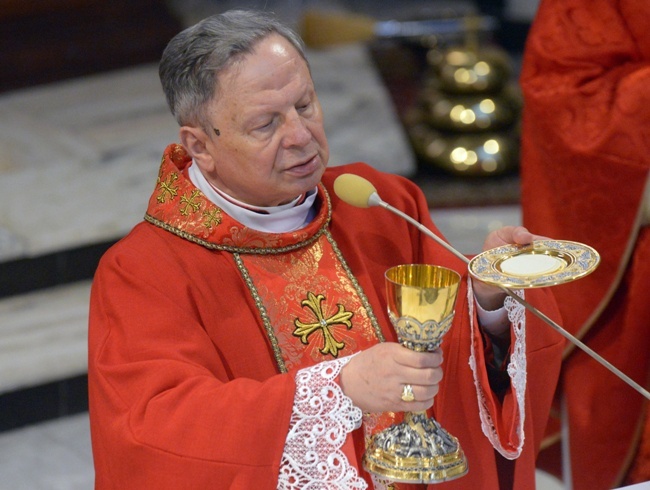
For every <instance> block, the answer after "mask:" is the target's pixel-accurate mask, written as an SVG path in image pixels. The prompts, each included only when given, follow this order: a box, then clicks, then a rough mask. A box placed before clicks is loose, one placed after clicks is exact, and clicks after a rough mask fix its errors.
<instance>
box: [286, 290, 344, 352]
mask: <svg viewBox="0 0 650 490" xmlns="http://www.w3.org/2000/svg"><path fill="white" fill-rule="evenodd" d="M324 299H325V296H324V295H322V294H319V295H315V294H314V293H312V292H308V293H307V299H305V300H303V301H302V302H301V304H302V306H306V307H307V308H309V309H310V310H311V311H312V313H313V314H314V316H315V319H316V321H315V322H310V323H305V322H303V321H301V320H300V319H299V318H296V319H295V321H294V325H295V326H296V329H295V331H294V332H293V334H294V335H295V336H296V337H300V341H301V342H302V343H303V344H309V337H310V336H311V335H312V334H313V333H315V332H317V331H318V330H321V331H322V332H323V348H322V349H320V352H321V354H324V355H326V354H330V355H331V356H332V357H338V355H339V350H342V349H343V348H344V347H345V343H344V342H339V341H338V340H336V339H335V338H334V334H333V333H332V330H331V327H333V326H335V325H345V326H346V327H347V328H348V330H349V329H351V328H352V322H351V321H350V318H352V315H353V313H352V312H351V311H345V307H344V306H343V305H341V304H337V305H336V306H337V307H338V311H337V312H336V313H335V314H334V315H332V316H330V317H329V318H326V317H325V314H324V312H323V308H322V306H321V303H322V302H323V300H324Z"/></svg>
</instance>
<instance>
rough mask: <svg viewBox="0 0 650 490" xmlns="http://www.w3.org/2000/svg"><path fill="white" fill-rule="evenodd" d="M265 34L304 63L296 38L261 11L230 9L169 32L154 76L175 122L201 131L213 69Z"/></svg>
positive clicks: (211, 93)
mask: <svg viewBox="0 0 650 490" xmlns="http://www.w3.org/2000/svg"><path fill="white" fill-rule="evenodd" d="M271 34H279V35H281V36H282V37H284V38H285V39H286V40H287V41H289V42H290V43H291V44H292V45H293V46H294V47H295V48H296V50H297V51H298V53H299V54H300V56H302V58H303V59H304V60H305V62H307V58H306V56H305V49H304V44H303V42H302V40H301V39H300V37H299V36H298V35H297V34H296V33H295V32H294V31H293V30H291V29H290V28H288V27H286V26H284V25H283V24H281V23H280V22H279V21H278V20H276V19H274V18H273V17H271V16H270V14H269V13H267V12H256V11H247V10H230V11H228V12H225V13H222V14H219V15H213V16H210V17H207V18H206V19H203V20H202V21H201V22H199V23H197V24H195V25H193V26H191V27H189V28H187V29H185V30H183V31H181V32H180V33H178V34H177V35H176V36H174V37H173V38H172V40H171V41H170V42H169V44H168V45H167V47H166V48H165V50H164V51H163V55H162V58H161V60H160V67H159V70H158V74H159V75H160V81H161V83H162V87H163V91H164V92H165V97H166V98H167V104H168V105H169V108H170V109H171V112H172V114H173V116H174V117H175V118H176V121H178V124H180V125H181V126H184V125H199V126H201V127H203V128H204V129H207V128H208V124H209V123H208V117H207V114H206V104H207V103H208V102H209V101H210V100H211V99H212V97H214V96H215V94H217V91H218V88H219V83H218V75H219V73H220V72H221V71H222V70H224V69H225V68H228V67H229V66H231V65H232V64H233V63H234V62H235V61H236V60H237V59H239V58H241V57H242V56H244V55H246V54H250V53H251V52H252V51H253V49H254V48H255V45H256V44H257V43H258V42H260V41H261V40H263V39H265V38H266V37H268V36H270V35H271ZM308 66H309V65H308Z"/></svg>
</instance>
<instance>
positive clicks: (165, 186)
mask: <svg viewBox="0 0 650 490" xmlns="http://www.w3.org/2000/svg"><path fill="white" fill-rule="evenodd" d="M177 179H178V174H177V173H175V172H174V173H172V174H170V175H169V177H168V178H167V181H166V182H162V181H161V180H160V178H159V179H158V185H160V189H161V192H160V195H159V196H158V197H157V198H156V201H158V202H159V203H161V204H162V203H164V202H165V197H166V196H167V194H169V197H170V198H174V197H176V194H178V187H173V186H172V184H173V183H174V182H176V180H177Z"/></svg>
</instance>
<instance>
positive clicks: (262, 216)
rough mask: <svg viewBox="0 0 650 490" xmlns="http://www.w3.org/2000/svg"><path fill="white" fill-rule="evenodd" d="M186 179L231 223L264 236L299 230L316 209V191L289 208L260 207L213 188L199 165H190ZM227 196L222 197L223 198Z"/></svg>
mask: <svg viewBox="0 0 650 490" xmlns="http://www.w3.org/2000/svg"><path fill="white" fill-rule="evenodd" d="M188 175H189V177H190V180H191V181H192V183H193V184H194V185H195V186H196V187H198V188H199V189H200V190H201V192H203V194H204V195H205V196H206V197H207V198H208V199H209V200H210V201H212V203H213V204H215V205H217V206H219V207H220V208H221V209H223V210H224V211H225V212H226V213H227V214H229V215H230V216H232V217H233V218H234V219H236V220H237V221H239V222H240V223H242V224H243V225H246V226H247V227H249V228H253V229H254V230H257V231H262V232H266V233H287V232H290V231H295V230H299V229H300V228H302V227H304V226H305V225H307V224H308V223H310V222H311V220H312V219H314V216H315V215H316V209H315V206H314V202H315V200H316V194H317V192H316V188H314V189H312V190H310V191H309V192H308V193H307V196H306V197H305V199H304V201H303V202H301V203H300V204H296V203H297V202H298V200H299V199H300V197H297V198H296V199H294V200H293V201H292V202H290V203H288V204H282V205H280V206H270V207H259V206H251V205H249V204H244V203H242V202H241V201H238V200H237V199H235V198H233V197H231V196H229V195H228V194H226V193H225V192H223V191H222V190H220V189H219V190H218V191H217V190H215V188H214V187H213V186H212V184H210V183H209V182H208V180H207V179H206V178H205V176H204V175H203V173H202V172H201V170H200V169H199V166H198V165H195V164H194V162H192V165H190V167H189V169H188ZM221 194H223V195H225V196H227V198H226V197H224V196H223V195H221Z"/></svg>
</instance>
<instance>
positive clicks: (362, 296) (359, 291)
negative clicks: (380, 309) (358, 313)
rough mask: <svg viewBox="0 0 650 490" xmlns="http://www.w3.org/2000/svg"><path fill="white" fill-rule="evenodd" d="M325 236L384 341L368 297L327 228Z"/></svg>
mask: <svg viewBox="0 0 650 490" xmlns="http://www.w3.org/2000/svg"><path fill="white" fill-rule="evenodd" d="M325 237H326V238H327V240H328V241H329V242H330V244H331V245H332V250H334V254H336V257H337V258H338V259H339V262H341V266H342V267H343V270H344V271H345V273H346V274H347V275H348V278H349V279H350V281H351V282H352V285H353V286H354V289H356V291H357V294H358V295H359V298H360V299H361V304H362V305H363V307H364V308H365V309H366V312H367V313H368V318H369V319H370V324H371V325H372V328H373V329H374V330H375V335H376V336H377V338H378V339H379V341H380V342H385V341H386V338H385V337H384V334H383V333H382V331H381V327H380V326H379V323H378V322H377V317H376V316H375V312H374V311H373V309H372V306H371V305H370V301H368V297H367V296H366V293H364V292H363V289H362V288H361V284H359V282H358V281H357V278H356V277H354V275H353V274H352V271H351V270H350V267H349V266H348V263H347V262H346V261H345V259H344V258H343V254H342V253H341V250H339V247H338V245H337V244H336V241H335V240H334V237H332V235H331V233H330V232H329V230H325Z"/></svg>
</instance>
